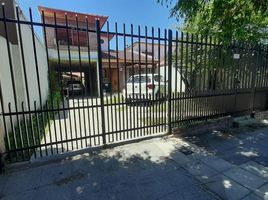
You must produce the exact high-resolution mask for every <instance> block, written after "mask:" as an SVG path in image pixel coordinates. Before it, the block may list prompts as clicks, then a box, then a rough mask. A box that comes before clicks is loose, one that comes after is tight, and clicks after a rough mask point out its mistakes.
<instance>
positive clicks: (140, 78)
mask: <svg viewBox="0 0 268 200" xmlns="http://www.w3.org/2000/svg"><path fill="white" fill-rule="evenodd" d="M133 79H134V80H133ZM127 82H128V83H133V82H134V83H146V76H134V77H133V76H131V77H130V78H129V79H128V81H127ZM149 82H151V77H148V76H147V83H149Z"/></svg>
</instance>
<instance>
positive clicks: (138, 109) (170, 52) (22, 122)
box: [0, 5, 268, 162]
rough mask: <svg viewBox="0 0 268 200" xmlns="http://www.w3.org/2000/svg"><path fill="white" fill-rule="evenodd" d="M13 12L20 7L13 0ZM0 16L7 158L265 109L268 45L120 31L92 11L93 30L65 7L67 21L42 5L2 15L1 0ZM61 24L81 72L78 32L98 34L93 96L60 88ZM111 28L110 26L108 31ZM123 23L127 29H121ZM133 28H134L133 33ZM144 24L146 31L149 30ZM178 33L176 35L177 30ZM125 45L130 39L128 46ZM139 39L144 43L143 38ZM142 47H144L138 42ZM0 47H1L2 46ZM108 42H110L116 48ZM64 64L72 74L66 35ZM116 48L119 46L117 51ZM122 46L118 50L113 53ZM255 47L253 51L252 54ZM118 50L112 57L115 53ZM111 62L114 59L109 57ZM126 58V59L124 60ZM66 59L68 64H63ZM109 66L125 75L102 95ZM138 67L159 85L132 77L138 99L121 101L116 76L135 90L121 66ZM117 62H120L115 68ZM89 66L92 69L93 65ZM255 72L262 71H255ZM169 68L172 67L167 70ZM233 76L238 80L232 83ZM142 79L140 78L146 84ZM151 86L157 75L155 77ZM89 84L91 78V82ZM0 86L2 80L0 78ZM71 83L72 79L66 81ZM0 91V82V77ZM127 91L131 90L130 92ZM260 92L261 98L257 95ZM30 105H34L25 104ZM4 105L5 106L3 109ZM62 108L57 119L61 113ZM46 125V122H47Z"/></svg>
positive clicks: (127, 137) (48, 152) (70, 148)
mask: <svg viewBox="0 0 268 200" xmlns="http://www.w3.org/2000/svg"><path fill="white" fill-rule="evenodd" d="M16 9H17V10H16V13H17V16H19V12H18V7H17V8H16ZM2 11H3V18H0V23H3V24H4V28H5V34H6V35H5V38H6V47H7V49H6V50H7V52H8V59H9V68H10V71H11V73H10V74H9V75H10V76H11V80H12V85H11V87H12V92H13V95H14V99H13V101H12V102H6V101H3V100H4V99H3V98H1V100H2V101H1V108H2V113H1V117H2V118H3V122H4V128H5V133H6V135H5V140H6V152H5V154H6V158H7V160H8V161H10V162H18V161H25V160H29V159H30V158H32V157H43V156H49V155H53V154H60V153H63V152H67V151H73V150H76V149H81V148H90V147H95V146H107V145H109V144H114V143H120V142H124V141H127V140H134V139H139V138H146V137H149V136H153V135H157V134H163V133H166V134H170V133H172V129H173V128H174V127H178V126H182V125H185V124H188V123H195V121H203V120H204V121H206V120H208V119H210V118H215V117H221V116H226V115H242V114H246V113H253V112H254V111H256V110H264V109H267V105H266V104H267V99H268V98H267V93H268V81H267V75H268V48H267V46H264V45H261V44H257V45H252V44H245V43H243V44H240V43H237V42H234V43H233V44H231V45H229V46H224V45H223V44H222V43H221V41H220V40H219V39H218V38H212V37H208V36H206V35H193V34H189V33H181V34H179V33H178V32H177V31H176V32H175V34H173V31H172V30H166V29H165V30H163V31H161V29H157V33H156V34H155V32H156V31H154V28H152V29H151V31H148V28H147V27H144V33H143V34H141V32H142V31H141V29H142V28H141V27H140V26H138V29H137V30H136V29H135V28H134V26H133V25H132V24H131V25H130V27H127V28H128V29H127V28H126V25H125V24H123V27H122V30H123V31H118V30H119V28H118V25H117V23H115V25H114V26H113V27H110V24H109V22H107V26H106V30H101V27H100V22H99V20H98V19H96V28H95V30H89V25H88V24H89V22H88V19H87V18H85V21H84V23H85V24H86V26H83V27H81V26H80V25H79V21H78V18H77V17H76V21H75V26H71V25H70V23H69V19H68V15H67V14H66V15H65V23H64V24H58V23H57V15H56V13H55V14H54V22H55V23H53V24H49V23H47V22H46V21H45V17H44V12H42V13H41V17H42V22H41V23H39V22H34V21H33V19H32V11H31V9H30V10H29V12H30V21H21V20H20V18H19V17H18V18H17V19H7V18H6V16H5V6H4V5H2ZM9 24H16V25H17V27H18V30H19V31H18V39H19V41H20V48H19V49H20V54H21V55H20V56H21V59H22V69H23V70H22V73H23V79H24V83H25V92H26V101H25V102H24V101H22V102H18V99H17V94H16V84H17V82H16V80H15V79H14V69H13V68H14V66H13V65H12V51H11V49H10V45H9V38H8V35H7V33H8V27H9ZM22 26H29V27H30V29H31V38H32V42H31V44H30V45H33V49H34V51H33V52H32V53H33V57H34V61H35V66H34V68H35V71H36V74H35V75H34V74H30V73H31V72H30V71H27V69H26V67H25V62H26V59H27V58H26V57H25V52H24V49H23V46H24V45H29V44H26V43H25V41H24V40H23V37H24V36H23V34H22V31H21V27H22ZM36 27H39V28H40V27H41V28H42V29H43V34H44V43H45V44H44V46H45V49H46V59H47V62H48V71H49V74H48V79H49V81H48V82H49V89H50V92H49V94H50V95H49V97H48V98H47V99H42V94H41V93H42V90H41V87H42V85H41V83H40V76H41V74H40V73H39V65H38V57H37V49H36V44H35V33H34V29H35V28H36ZM48 28H50V29H51V28H52V29H54V30H55V33H56V49H55V50H56V52H57V63H58V67H57V69H59V71H57V70H56V69H54V68H53V67H52V66H50V64H49V59H50V58H49V52H48V49H49V48H48V41H47V34H48V33H47V29H48ZM58 29H64V30H65V31H66V37H67V38H69V36H68V35H69V31H70V30H73V31H76V32H77V41H78V45H77V53H78V57H79V58H78V59H79V67H78V68H79V72H80V77H82V76H83V75H82V71H83V68H84V66H82V58H81V55H82V51H85V50H82V49H81V48H80V42H79V41H80V34H81V33H82V32H83V33H84V32H85V33H86V35H87V37H88V36H89V33H94V34H96V38H97V41H96V42H97V55H98V66H97V67H98V70H97V72H98V73H96V76H97V77H98V78H97V80H98V83H93V81H92V79H90V80H88V82H91V83H92V84H96V85H98V86H99V87H98V90H99V97H88V96H86V95H85V94H84V93H83V94H81V95H80V96H78V97H75V96H74V94H71V95H70V96H69V97H68V99H66V97H65V96H64V95H63V90H64V80H63V76H62V70H61V69H62V68H63V67H64V66H63V65H64V63H63V62H62V59H61V54H60V51H61V49H60V44H59V40H60V38H58V34H57V31H58ZM111 29H113V31H111ZM127 30H128V31H127ZM135 32H137V33H136V34H135ZM149 32H150V33H149ZM103 34H105V35H106V36H107V37H108V38H109V37H110V36H111V35H114V37H115V38H114V40H113V41H109V40H108V49H107V50H106V51H105V53H107V54H108V62H107V60H106V61H105V59H106V58H104V57H103V49H102V46H101V37H102V35H103ZM179 35H180V36H179ZM135 42H137V43H138V49H137V50H135V51H134V47H133V44H134V43H135ZM127 45H131V47H130V48H127ZM142 45H143V46H142ZM91 48H92V47H91V46H90V39H89V37H88V41H87V50H86V52H84V53H86V54H87V56H88V58H87V60H88V64H87V67H88V68H91V67H92V58H91ZM142 48H143V49H142ZM1 49H3V48H1ZM112 49H115V54H114V51H113V50H112ZM67 51H68V64H67V65H68V66H67V67H68V69H69V71H70V76H71V77H70V79H71V80H73V73H74V70H73V68H72V66H73V65H74V64H73V60H72V56H71V48H70V44H69V40H68V42H67ZM119 51H121V52H119ZM234 52H236V53H239V54H240V55H241V58H240V60H238V61H236V60H234V59H233V58H232V57H233V53H234ZM120 53H121V57H119V55H120ZM252 54H254V57H253V56H252ZM112 55H113V56H115V57H116V58H114V57H113V56H112ZM113 63H115V67H112V64H113ZM127 63H128V64H129V63H130V64H129V66H128V67H127V66H126V65H127ZM134 63H136V64H135V65H134ZM65 65H66V64H65ZM104 68H107V70H108V71H109V75H110V77H109V78H108V80H109V81H110V82H112V77H111V74H112V70H115V73H116V74H117V76H118V79H119V76H120V75H124V76H125V80H124V79H122V80H124V83H120V80H118V88H117V91H115V93H114V94H112V93H111V94H109V95H106V96H105V95H104V88H103V73H102V72H103V69H104ZM135 68H136V71H137V70H138V73H137V74H139V75H141V73H145V74H148V73H149V68H150V70H151V72H150V73H152V74H153V75H154V74H161V73H162V75H163V77H164V79H165V80H168V82H167V81H164V83H163V84H164V92H162V93H159V95H158V96H157V98H156V97H155V96H154V95H151V94H149V93H148V90H149V89H148V87H146V93H145V94H144V93H142V90H141V79H139V82H138V83H137V84H138V85H139V91H138V92H137V93H135V94H134V95H133V96H134V97H136V98H137V97H138V96H139V98H140V99H139V101H131V102H127V101H126V98H125V97H126V96H127V92H125V93H124V94H123V93H122V92H121V91H120V84H124V85H125V87H126V86H127V84H132V85H131V88H132V90H133V91H134V87H135V85H134V80H133V81H132V83H127V79H126V78H127V71H129V72H132V73H131V74H134V71H135ZM120 70H123V71H122V73H120ZM91 72H92V71H90V73H91ZM257 72H260V74H259V75H258V73H257ZM53 73H56V75H57V76H56V80H54V81H56V83H57V84H58V87H59V91H58V92H59V93H60V98H58V99H57V100H56V101H55V97H56V96H57V95H55V91H53V87H54V85H53V84H55V83H54V82H53V81H52V79H53V77H52V74H53ZM173 73H175V74H173ZM29 75H31V76H34V77H35V78H36V80H37V83H38V85H37V89H38V99H32V97H31V96H30V95H29V84H30V83H29V82H28V78H29ZM238 80H239V81H240V83H239V84H238ZM147 81H148V80H147V79H146V85H148V84H147V83H148V82H147ZM152 83H153V84H152V85H153V86H152V87H154V86H156V84H158V86H159V88H160V82H158V83H155V80H154V79H153V82H152ZM96 85H95V86H96ZM2 86H3V83H2ZM72 87H73V86H72ZM0 94H1V96H2V88H1V85H0ZM130 97H131V96H129V98H130ZM263 98H265V99H266V100H264V101H263V100H262V99H263ZM31 105H34V106H31ZM6 108H8V109H6ZM62 116H63V119H61V117H62ZM46 127H48V128H47V129H46Z"/></svg>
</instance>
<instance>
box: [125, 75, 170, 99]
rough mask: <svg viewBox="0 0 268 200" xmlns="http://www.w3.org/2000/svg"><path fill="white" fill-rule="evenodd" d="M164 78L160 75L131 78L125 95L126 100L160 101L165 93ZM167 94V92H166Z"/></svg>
mask: <svg viewBox="0 0 268 200" xmlns="http://www.w3.org/2000/svg"><path fill="white" fill-rule="evenodd" d="M146 79H147V80H146ZM165 87H167V85H166V84H165V81H164V77H163V76H162V75H158V74H140V75H134V76H130V77H129V79H128V80H127V85H126V88H125V89H124V90H123V95H124V96H125V99H126V100H128V101H129V100H139V99H158V98H159V97H161V96H162V95H163V94H164V92H165ZM166 92H167V90H166Z"/></svg>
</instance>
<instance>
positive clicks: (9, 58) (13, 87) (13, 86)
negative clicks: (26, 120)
mask: <svg viewBox="0 0 268 200" xmlns="http://www.w3.org/2000/svg"><path fill="white" fill-rule="evenodd" d="M2 12H3V19H4V32H5V37H6V46H7V51H8V61H9V68H10V73H11V82H12V92H13V97H14V104H15V111H16V113H17V112H18V100H17V93H16V83H15V77H14V71H13V70H14V69H13V68H14V66H13V62H12V58H11V57H12V55H11V49H10V44H9V35H8V27H7V19H6V13H5V4H4V3H3V4H2ZM16 121H17V123H18V127H19V135H20V138H19V139H20V142H21V145H23V144H22V137H21V125H20V120H19V116H18V114H16ZM22 154H23V152H22ZM16 156H17V154H16ZM22 156H24V155H22Z"/></svg>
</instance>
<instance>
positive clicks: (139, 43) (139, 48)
mask: <svg viewBox="0 0 268 200" xmlns="http://www.w3.org/2000/svg"><path fill="white" fill-rule="evenodd" d="M140 36H141V27H140V26H138V54H139V58H138V59H139V98H140V99H141V37H140ZM139 112H140V119H142V109H141V106H140V107H139ZM139 127H140V134H139V135H140V136H142V128H141V127H142V122H141V120H139Z"/></svg>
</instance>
